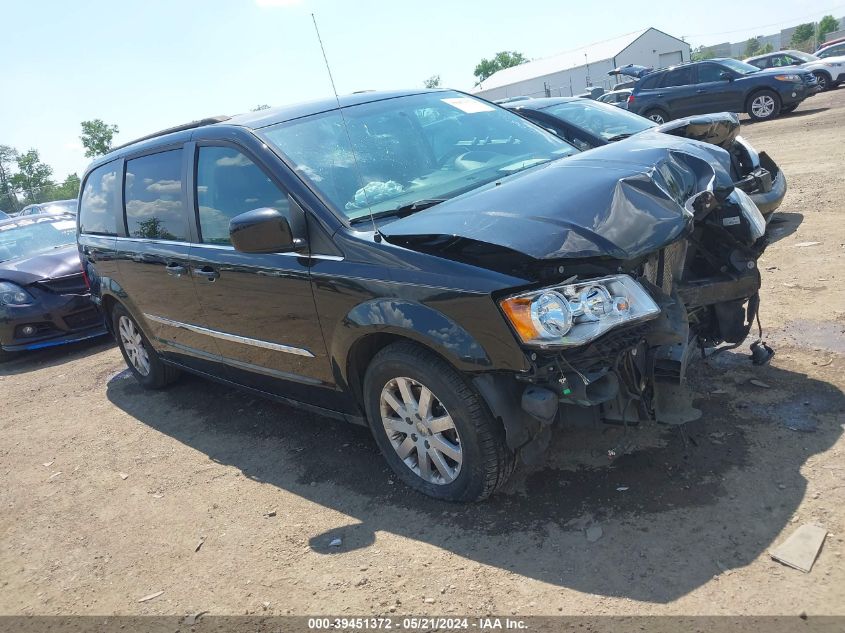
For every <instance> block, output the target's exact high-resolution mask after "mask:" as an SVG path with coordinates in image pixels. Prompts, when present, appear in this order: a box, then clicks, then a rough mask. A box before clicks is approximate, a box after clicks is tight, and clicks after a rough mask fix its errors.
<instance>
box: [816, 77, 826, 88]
mask: <svg viewBox="0 0 845 633" xmlns="http://www.w3.org/2000/svg"><path fill="white" fill-rule="evenodd" d="M816 79H817V80H818V82H819V88H821V89H822V90H827V76H826V75H824V74H818V75H816Z"/></svg>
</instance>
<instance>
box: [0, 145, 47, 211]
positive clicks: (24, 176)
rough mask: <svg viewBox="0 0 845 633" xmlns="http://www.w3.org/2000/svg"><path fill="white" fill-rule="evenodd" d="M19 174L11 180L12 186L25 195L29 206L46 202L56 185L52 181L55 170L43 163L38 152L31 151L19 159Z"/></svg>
mask: <svg viewBox="0 0 845 633" xmlns="http://www.w3.org/2000/svg"><path fill="white" fill-rule="evenodd" d="M17 164H18V173H16V174H15V175H14V176H12V177H11V178H10V179H9V180H10V181H11V183H12V186H13V187H14V188H15V189H17V190H18V191H22V192H24V194H25V197H24V199H25V201H26V202H27V204H31V203H33V202H44V200H45V199H46V198H47V197H48V196H49V193H50V190H51V189H52V187H54V186H55V185H54V184H53V181H52V180H50V176H52V175H53V168H52V167H50V166H49V165H46V164H44V163H42V162H41V159H40V158H39V156H38V151H37V150H34V149H31V150H29V151H28V152H26V153H25V154H21V155H20V156H18V158H17Z"/></svg>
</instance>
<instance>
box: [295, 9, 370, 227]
mask: <svg viewBox="0 0 845 633" xmlns="http://www.w3.org/2000/svg"><path fill="white" fill-rule="evenodd" d="M311 20H312V21H313V22H314V31H316V33H317V41H318V42H319V43H320V50H321V51H322V52H323V61H324V62H325V63H326V71H327V72H328V73H329V81H330V82H331V84H332V92H333V93H334V100H335V102H336V103H337V111H338V112H339V113H340V120H341V122H342V123H343V130H344V132H345V133H346V140H347V142H348V143H349V151H350V152H352V162H354V163H355V172H356V173H357V175H358V182H359V183H361V185H362V189H361V191H363V193H364V200H366V202H367V210H368V211H369V212H370V221H371V222H372V223H373V239H375V241H376V242H380V241H381V233H379V230H378V227H376V220H375V218H374V217H373V210H372V209H371V208H370V200H369V198H368V197H367V190H366V188H365V187H363V185H364V179H363V178H362V177H361V169H360V167H358V156H357V155H356V154H355V146H354V145H353V144H352V135H351V134H350V133H349V125H348V124H347V123H346V116H344V114H343V108H342V107H341V105H340V97H339V96H338V95H337V88H336V87H335V85H334V77H333V76H332V69H331V66H329V58H328V56H327V55H326V47H325V46H323V38H322V37H320V28H319V27H318V26H317V16H316V15H314V14H313V13H312V14H311Z"/></svg>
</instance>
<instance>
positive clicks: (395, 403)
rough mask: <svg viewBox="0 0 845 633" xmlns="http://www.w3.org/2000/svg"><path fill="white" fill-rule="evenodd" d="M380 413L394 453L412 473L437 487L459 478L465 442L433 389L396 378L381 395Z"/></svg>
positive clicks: (415, 382) (385, 387)
mask: <svg viewBox="0 0 845 633" xmlns="http://www.w3.org/2000/svg"><path fill="white" fill-rule="evenodd" d="M379 409H380V415H381V421H382V424H383V425H384V430H385V433H386V434H387V437H388V439H389V440H390V444H391V445H392V446H393V450H395V451H396V454H397V455H398V456H399V458H400V459H401V460H402V461H403V462H404V463H405V465H406V466H407V467H408V468H409V469H410V470H411V471H413V472H414V473H415V474H416V475H417V476H418V477H420V478H421V479H423V480H425V481H427V482H428V483H432V484H437V485H445V484H449V483H452V482H453V481H454V480H455V479H456V478H457V476H458V474H459V473H460V470H461V464H462V463H463V449H462V448H461V438H460V436H459V435H458V430H457V428H455V423H454V421H453V420H452V416H451V415H449V412H448V411H447V410H446V408H445V407H444V406H443V403H442V402H440V400H439V398H437V396H436V395H435V394H434V393H433V392H432V391H431V389H429V388H428V387H426V386H425V385H423V384H422V383H420V382H417V381H416V380H413V379H411V378H401V377H399V378H393V379H392V380H390V381H388V383H387V384H386V385H385V386H384V388H383V389H382V391H381V396H380V398H379Z"/></svg>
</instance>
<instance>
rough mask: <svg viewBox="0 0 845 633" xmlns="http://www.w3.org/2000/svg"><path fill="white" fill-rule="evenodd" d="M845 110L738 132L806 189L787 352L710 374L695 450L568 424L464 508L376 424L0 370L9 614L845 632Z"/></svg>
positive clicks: (87, 370) (788, 253) (705, 376)
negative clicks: (814, 552)
mask: <svg viewBox="0 0 845 633" xmlns="http://www.w3.org/2000/svg"><path fill="white" fill-rule="evenodd" d="M843 104H845V89H840V90H837V91H833V92H830V93H826V94H822V95H817V96H815V97H813V98H812V99H810V100H808V101H807V102H805V103H804V104H803V105H802V106H801V107H800V108H799V109H798V110H797V111H796V112H795V113H793V114H792V115H789V116H785V117H783V118H781V119H778V120H775V121H772V122H768V123H758V124H754V125H751V124H748V125H744V128H743V134H744V135H745V136H746V137H747V138H749V139H750V140H751V142H752V143H753V144H754V145H755V146H756V147H757V148H758V149H762V150H766V151H768V152H769V153H770V154H771V155H772V157H773V158H774V159H775V160H776V161H777V162H778V163H779V164H780V166H781V167H782V168H783V169H784V170H785V172H786V174H787V176H788V178H789V193H788V194H787V198H786V200H785V201H784V204H783V206H782V207H781V212H779V214H778V216H777V218H776V221H777V222H778V230H777V233H778V241H777V242H776V243H775V244H773V245H772V246H771V247H770V248H769V249H768V250H767V252H766V253H765V255H764V257H763V259H762V260H761V268H762V269H763V271H764V281H763V293H762V299H763V309H762V319H763V325H764V327H765V329H766V332H767V333H768V339H769V341H770V343H771V344H772V345H773V346H774V347H775V348H776V350H777V355H776V356H775V357H774V359H773V361H772V363H771V365H770V366H767V367H763V368H756V367H753V366H752V365H751V363H750V362H749V361H748V359H747V348H741V349H740V350H738V351H737V353H725V354H723V355H721V356H719V357H717V358H716V359H711V360H708V361H705V362H701V363H699V364H697V365H696V366H695V367H694V369H693V371H692V381H693V386H694V388H695V390H696V392H697V394H698V396H699V397H700V400H699V406H700V407H701V408H702V409H703V410H704V416H703V417H702V419H701V420H699V421H697V422H694V423H691V424H689V425H688V427H687V435H688V440H687V442H686V445H685V443H684V441H683V438H682V437H681V435H680V434H679V433H678V432H677V431H676V430H671V429H668V430H667V429H664V428H655V427H651V426H643V427H642V428H639V429H629V430H628V432H627V434H625V433H624V432H623V430H621V429H619V428H617V427H610V426H606V427H604V426H603V427H600V428H592V427H590V428H567V429H560V430H558V431H557V433H556V435H555V438H554V440H553V444H552V448H551V450H550V451H549V454H548V458H547V460H546V463H545V464H544V465H543V466H542V467H539V468H535V469H533V470H530V471H529V470H527V469H525V468H521V469H520V470H519V471H518V472H517V474H516V476H515V477H514V479H513V481H512V482H511V483H510V484H509V486H508V488H507V489H506V490H505V491H504V492H503V493H501V494H499V495H497V496H496V497H494V498H493V499H491V500H489V501H488V502H485V503H482V504H477V505H470V506H459V505H451V504H443V503H439V502H436V501H433V500H430V499H427V498H423V497H421V496H420V495H417V494H415V493H413V492H411V491H409V490H408V489H406V488H405V487H403V486H402V485H401V484H400V483H398V482H395V481H394V478H393V477H392V475H391V473H390V471H389V470H388V469H387V467H386V465H385V464H384V463H383V461H382V460H381V459H380V457H379V455H378V453H377V450H376V447H375V445H374V443H373V441H372V440H371V439H370V437H369V436H368V434H367V432H366V430H365V429H361V428H356V427H352V426H348V425H343V424H340V423H336V422H332V421H329V420H324V419H321V418H318V417H317V416H313V415H310V414H306V413H302V412H299V411H296V410H294V409H291V408H288V407H285V406H283V405H279V404H276V403H273V402H267V401H263V400H259V399H256V398H254V397H252V396H250V395H247V394H244V393H242V392H239V391H236V390H229V389H225V388H221V387H219V386H216V385H213V384H210V383H207V382H203V381H202V380H199V379H196V378H192V377H185V379H183V380H182V381H181V382H180V383H179V384H177V385H175V386H174V387H173V388H171V389H169V390H167V391H164V392H157V393H147V392H144V391H142V390H141V389H140V388H139V387H138V386H137V385H136V384H135V382H134V380H133V379H132V378H131V377H130V376H129V375H128V373H127V372H125V371H124V364H123V361H122V358H121V356H120V354H119V353H118V351H117V349H116V348H114V347H113V346H112V345H111V344H109V343H105V342H102V343H95V344H85V345H78V346H73V347H72V348H66V349H62V350H54V351H43V352H39V353H34V354H31V355H29V356H27V357H24V358H20V359H18V360H16V361H14V362H12V363H9V364H6V365H3V366H2V367H0V394H2V414H0V435H1V436H2V440H0V508H2V512H0V535H2V536H0V614H174V615H177V614H188V613H196V612H198V611H209V612H210V613H212V614H244V613H266V614H287V613H293V614H341V615H344V614H345V615H349V614H391V613H396V614H402V613H415V614H467V615H483V614H484V613H487V612H492V613H497V614H503V615H510V614H518V615H530V614H555V615H557V614H561V613H563V614H626V615H635V614H689V615H695V614H711V615H718V614H731V615H737V614H760V615H762V614H787V615H789V614H798V613H800V612H806V613H808V614H811V615H813V614H845V565H843V560H842V553H843V539H845V478H844V477H843V475H845V460H843V456H845V440H843V437H842V431H843V408H844V407H845V401H843V396H842V387H843V383H845V371H843V369H845V358H843V354H845V337H843V330H844V329H845V291H843V283H842V282H843V281H845V280H843V272H845V269H843V265H842V262H843V253H845V250H843V247H845V229H843V223H842V217H843V203H842V200H845V177H843V165H845V130H843V125H845V109H843ZM808 243H810V244H808ZM752 379H756V380H758V381H762V383H763V384H764V385H766V386H760V385H756V384H752V383H751V382H750V381H751V380H752ZM614 447H623V449H624V450H623V452H624V454H623V455H622V456H621V457H619V458H617V459H616V460H615V461H613V462H612V463H611V462H609V461H608V459H607V457H606V453H607V451H608V450H609V449H611V448H614ZM804 523H817V524H819V525H821V526H823V527H825V528H826V529H827V530H828V531H829V535H828V537H827V540H826V542H825V544H824V547H823V549H822V551H821V553H820V555H819V557H818V560H817V561H816V564H815V567H813V570H812V572H811V573H809V574H804V573H802V572H799V571H796V570H793V569H790V568H788V567H784V566H782V565H780V564H778V563H776V562H774V561H773V560H772V559H771V558H770V556H769V550H770V549H771V548H772V547H773V546H774V545H777V544H779V543H780V542H782V541H783V540H784V538H786V537H787V536H788V535H789V534H790V533H792V532H793V531H794V530H795V529H796V528H797V527H799V526H800V525H802V524H804ZM597 527H598V528H601V531H600V533H599V531H598V530H595V529H590V528H597ZM588 530H589V535H590V538H588V537H587V534H588ZM599 534H600V536H599ZM596 536H598V538H597V540H594V539H595V537H596ZM335 538H340V539H341V540H342V545H341V546H340V547H331V546H330V545H329V543H330V542H331V541H332V540H333V539H335ZM158 592H163V593H161V594H160V595H158V596H157V597H155V598H153V599H150V600H147V601H144V602H139V600H140V599H141V598H142V597H145V596H149V595H150V594H155V593H158Z"/></svg>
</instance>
